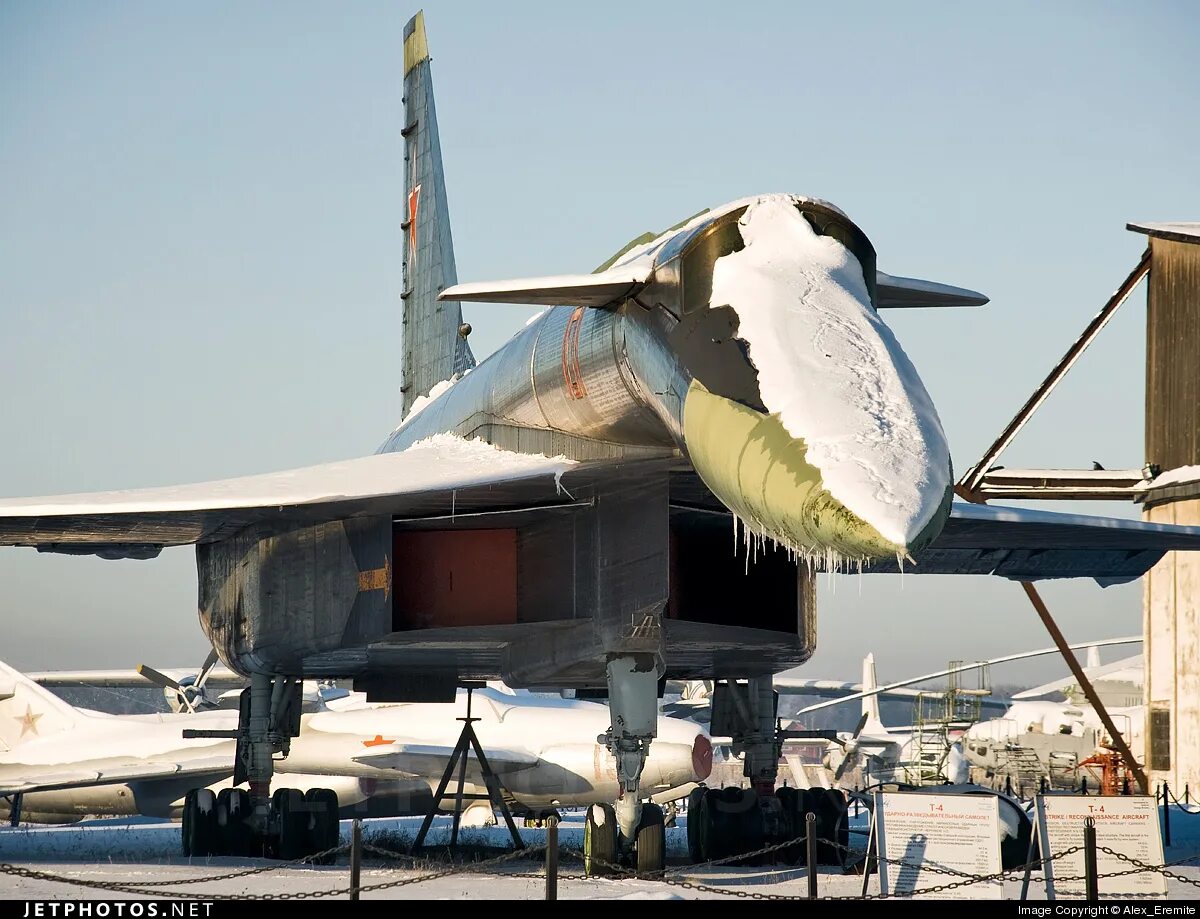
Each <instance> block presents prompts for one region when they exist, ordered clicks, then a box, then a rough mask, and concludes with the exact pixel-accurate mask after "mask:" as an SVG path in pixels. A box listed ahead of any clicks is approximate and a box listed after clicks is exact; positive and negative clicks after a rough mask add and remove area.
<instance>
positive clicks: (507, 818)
mask: <svg viewBox="0 0 1200 919" xmlns="http://www.w3.org/2000/svg"><path fill="white" fill-rule="evenodd" d="M474 690H475V687H474V686H473V685H468V686H467V714H466V716H465V717H462V718H459V719H458V720H459V721H461V722H462V723H463V728H462V733H461V734H459V736H458V743H457V744H455V745H454V752H453V753H451V754H450V761H449V762H448V763H446V769H445V771H444V772H443V773H442V779H441V781H440V782H439V783H438V787H437V791H435V792H434V793H433V806H432V807H431V808H430V809H429V813H427V814H426V815H425V819H424V820H422V821H421V829H420V830H419V831H418V832H417V839H416V841H415V842H414V843H413V849H414V850H415V849H420V848H421V847H422V846H424V845H425V836H426V835H427V834H428V833H429V828H430V827H431V826H432V825H433V818H434V817H436V816H437V812H438V807H439V806H440V805H441V803H442V801H443V799H444V798H445V797H446V786H448V785H449V784H450V779H451V777H452V776H453V775H454V771H455V768H456V767H457V769H458V785H457V790H456V791H455V793H454V823H453V825H452V827H451V829H450V845H451V847H453V846H457V845H458V827H459V823H460V822H461V821H462V811H463V801H483V800H487V801H490V802H491V803H492V805H493V806H494V807H496V808H497V809H498V810H499V811H500V814H501V816H503V817H504V823H505V824H506V825H507V826H508V832H509V834H510V835H511V836H512V840H513V845H514V846H516V847H517V848H518V849H519V848H521V846H522V842H521V834H520V833H518V832H517V825H516V823H514V822H513V818H512V812H511V811H510V810H509V809H508V803H507V802H506V801H505V800H504V794H503V792H502V791H501V788H500V780H499V779H498V778H496V773H495V772H493V771H492V767H491V764H489V763H488V759H487V755H486V754H485V753H484V752H483V747H482V746H481V745H480V743H479V738H478V737H476V736H475V726H474V725H475V722H476V721H478V720H479V719H478V718H473V717H471V694H472V692H474ZM468 751H474V753H475V759H476V760H477V761H478V763H479V770H480V772H482V773H483V784H484V786H485V787H486V788H487V794H486V795H479V794H466V793H465V792H464V791H463V787H464V786H465V785H466V781H467V753H468Z"/></svg>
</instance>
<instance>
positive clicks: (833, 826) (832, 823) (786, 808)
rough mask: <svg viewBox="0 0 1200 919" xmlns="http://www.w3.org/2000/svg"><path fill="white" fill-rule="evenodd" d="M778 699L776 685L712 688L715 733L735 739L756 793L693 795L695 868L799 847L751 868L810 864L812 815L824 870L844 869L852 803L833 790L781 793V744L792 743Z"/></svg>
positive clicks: (704, 791) (764, 681)
mask: <svg viewBox="0 0 1200 919" xmlns="http://www.w3.org/2000/svg"><path fill="white" fill-rule="evenodd" d="M778 700H779V697H778V695H777V694H776V693H775V691H774V690H773V688H772V686H771V680H770V678H759V679H751V680H749V681H747V682H745V683H738V682H735V681H732V680H729V681H720V682H718V683H717V684H716V686H715V687H714V691H713V702H712V727H711V730H712V733H713V734H714V735H716V736H726V737H730V738H732V740H733V750H734V752H735V753H741V754H742V757H743V761H744V766H743V774H744V775H745V776H746V777H747V778H748V779H750V787H749V788H722V789H714V788H703V787H701V788H697V789H696V790H695V791H693V792H692V793H691V795H689V796H688V819H687V829H688V854H689V855H690V856H691V859H692V861H693V862H706V861H711V860H713V859H723V858H732V857H733V856H736V855H740V854H744V853H752V852H756V851H758V850H760V849H764V848H768V847H770V846H777V845H780V844H782V843H787V842H788V841H793V844H792V845H788V846H784V847H783V848H780V849H777V850H776V851H775V852H774V853H768V854H766V855H763V856H758V857H756V858H753V859H752V861H754V862H755V863H762V862H764V861H775V860H778V861H783V862H785V863H787V864H793V865H795V864H800V863H802V862H804V861H805V859H806V857H807V852H806V849H805V844H804V839H805V836H806V833H807V829H808V826H809V823H808V815H809V814H813V815H814V816H815V824H813V826H814V830H815V833H816V837H817V839H818V840H819V842H818V844H817V861H818V863H819V864H822V865H843V864H844V863H845V849H844V848H839V846H846V845H847V844H848V843H849V841H850V831H849V825H848V823H847V819H846V796H845V795H844V794H843V793H842V792H840V791H838V790H836V789H832V788H807V789H805V788H780V789H778V790H776V789H775V781H776V779H777V777H778V773H779V757H780V753H781V749H782V746H783V740H784V738H785V737H786V736H789V735H787V734H785V732H783V731H780V730H779V728H778V721H777V710H778ZM792 736H794V735H792Z"/></svg>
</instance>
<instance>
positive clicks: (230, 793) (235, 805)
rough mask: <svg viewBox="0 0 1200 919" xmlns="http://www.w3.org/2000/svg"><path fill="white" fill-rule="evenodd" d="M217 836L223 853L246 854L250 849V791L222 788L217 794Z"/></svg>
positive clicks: (248, 853) (215, 814) (249, 853)
mask: <svg viewBox="0 0 1200 919" xmlns="http://www.w3.org/2000/svg"><path fill="white" fill-rule="evenodd" d="M214 817H215V820H216V838H217V842H218V845H219V846H220V849H221V853H222V854H223V855H234V856H246V855H252V854H253V853H252V852H251V851H250V839H251V835H252V834H251V829H250V824H249V823H248V822H247V821H248V819H249V817H250V792H248V791H246V790H245V789H243V788H222V789H221V791H220V792H219V793H218V794H217V805H216V809H215V813H214Z"/></svg>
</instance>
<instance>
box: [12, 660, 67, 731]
mask: <svg viewBox="0 0 1200 919" xmlns="http://www.w3.org/2000/svg"><path fill="white" fill-rule="evenodd" d="M83 718H84V716H83V715H82V714H81V713H80V712H79V711H78V710H76V709H74V708H72V707H71V706H70V705H68V704H67V703H66V702H64V701H63V700H62V699H60V698H59V697H58V696H56V695H54V693H52V692H50V690H48V689H46V688H45V687H44V686H39V685H38V684H37V683H35V682H33V680H31V679H29V678H28V677H27V676H25V674H23V673H21V672H20V671H17V670H14V669H13V668H12V667H9V666H8V665H7V664H3V663H0V749H4V750H11V749H12V748H13V747H17V746H20V745H21V744H23V743H25V742H27V741H30V740H34V739H36V738H38V737H46V736H48V735H50V734H57V733H59V732H60V731H68V730H70V729H71V728H73V727H75V725H77V724H78V723H79V722H80V721H82V720H83Z"/></svg>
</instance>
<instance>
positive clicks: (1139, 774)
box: [1021, 581, 1150, 794]
mask: <svg viewBox="0 0 1200 919" xmlns="http://www.w3.org/2000/svg"><path fill="white" fill-rule="evenodd" d="M1021 587H1022V588H1023V589H1024V591H1025V595H1026V596H1027V597H1029V602H1030V603H1032V604H1033V608H1034V609H1035V610H1037V614H1038V617H1039V618H1040V619H1041V620H1042V625H1044V626H1045V627H1046V631H1047V632H1049V633H1050V637H1051V638H1052V639H1054V644H1055V645H1057V646H1058V653H1059V654H1061V655H1062V657H1063V660H1065V661H1066V662H1067V666H1068V667H1070V668H1071V673H1072V675H1073V676H1074V677H1075V679H1076V680H1078V681H1079V688H1080V689H1082V690H1083V694H1084V695H1085V696H1087V700H1088V702H1090V703H1091V705H1092V707H1093V708H1094V709H1095V710H1096V714H1098V715H1099V716H1100V722H1101V724H1103V725H1104V729H1105V730H1106V731H1108V736H1109V737H1111V738H1112V742H1113V744H1114V746H1116V748H1117V752H1118V753H1120V754H1121V758H1122V759H1123V760H1125V763H1126V765H1127V766H1128V767H1129V771H1130V772H1132V773H1133V776H1134V778H1136V779H1137V783H1138V787H1139V788H1140V789H1141V792H1142V794H1149V789H1150V786H1149V784H1148V783H1147V781H1146V773H1145V771H1143V769H1142V766H1141V763H1139V762H1137V760H1135V759H1134V758H1133V752H1132V751H1131V750H1130V749H1129V745H1128V744H1127V743H1125V738H1124V737H1122V736H1121V732H1120V731H1118V730H1117V726H1116V725H1115V724H1114V723H1113V720H1112V717H1111V716H1110V715H1109V714H1108V709H1106V708H1105V707H1104V702H1103V701H1101V699H1100V696H1099V695H1098V694H1097V692H1096V689H1095V687H1094V686H1092V682H1091V680H1089V679H1088V678H1087V674H1086V673H1084V672H1083V668H1082V667H1081V666H1080V665H1079V659H1078V658H1077V657H1075V653H1074V652H1073V651H1072V650H1071V646H1070V645H1069V644H1067V640H1066V638H1064V637H1063V633H1062V631H1061V630H1060V629H1059V628H1058V624H1057V623H1056V622H1055V621H1054V617H1053V616H1051V615H1050V610H1049V609H1048V608H1047V607H1046V604H1045V602H1044V601H1043V600H1042V595H1041V594H1040V593H1038V590H1037V588H1036V587H1034V586H1033V584H1032V583H1031V582H1029V581H1022V582H1021Z"/></svg>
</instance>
